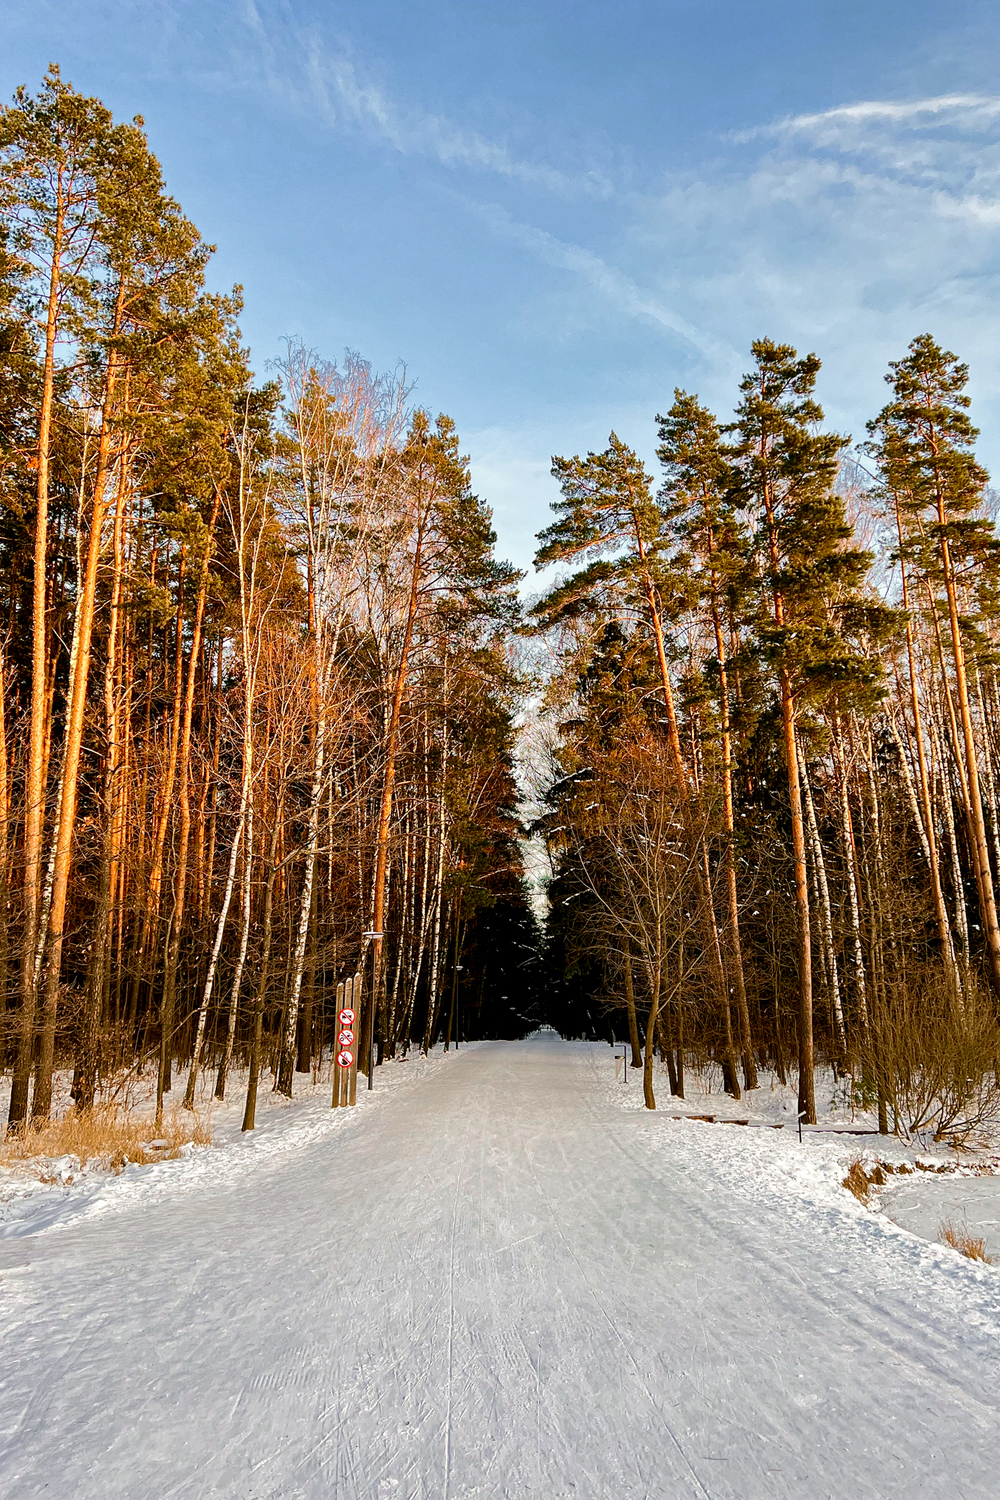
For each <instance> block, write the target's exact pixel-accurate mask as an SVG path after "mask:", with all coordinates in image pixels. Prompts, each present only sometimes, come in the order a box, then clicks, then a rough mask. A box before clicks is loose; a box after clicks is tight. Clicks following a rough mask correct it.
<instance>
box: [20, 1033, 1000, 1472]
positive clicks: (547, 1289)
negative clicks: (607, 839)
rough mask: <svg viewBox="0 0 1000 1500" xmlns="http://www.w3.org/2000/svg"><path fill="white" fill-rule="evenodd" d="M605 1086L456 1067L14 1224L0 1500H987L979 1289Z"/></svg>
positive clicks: (776, 1167) (504, 1057) (793, 1157)
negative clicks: (624, 1103) (630, 1106)
mask: <svg viewBox="0 0 1000 1500" xmlns="http://www.w3.org/2000/svg"><path fill="white" fill-rule="evenodd" d="M384 1071H385V1073H386V1075H390V1074H392V1073H394V1072H395V1070H393V1069H386V1070H384ZM607 1077H608V1050H607V1048H606V1047H605V1048H601V1047H598V1046H595V1045H591V1044H585V1043H564V1042H561V1041H560V1040H559V1039H558V1038H556V1037H554V1036H551V1035H545V1034H541V1035H537V1036H535V1037H532V1038H529V1039H528V1040H527V1041H526V1042H522V1043H496V1044H483V1045H480V1046H477V1047H473V1048H470V1049H468V1050H465V1049H463V1050H462V1052H460V1053H459V1054H458V1056H454V1055H452V1056H451V1057H449V1058H448V1059H444V1060H441V1061H437V1060H436V1061H435V1062H433V1063H432V1064H431V1065H430V1066H425V1067H416V1068H414V1069H413V1071H412V1072H411V1073H409V1074H406V1073H405V1070H401V1072H399V1073H396V1076H395V1077H394V1078H392V1079H391V1080H390V1083H387V1082H386V1079H384V1078H380V1079H379V1085H378V1089H377V1092H376V1095H375V1096H374V1097H371V1096H370V1097H369V1098H368V1099H367V1100H366V1101H365V1107H364V1108H361V1109H358V1110H356V1111H351V1112H347V1111H337V1112H336V1114H335V1115H331V1114H330V1112H328V1111H327V1112H323V1111H321V1110H320V1109H319V1107H318V1106H317V1107H315V1108H314V1107H312V1106H310V1107H309V1108H308V1109H307V1110H306V1111H305V1112H302V1113H300V1114H298V1115H296V1116H295V1117H294V1118H291V1119H288V1120H285V1121H280V1122H277V1123H276V1124H275V1126H274V1127H273V1128H272V1131H271V1133H270V1135H269V1136H268V1137H267V1139H262V1140H261V1141H260V1142H259V1144H255V1145H254V1146H253V1147H251V1146H250V1145H247V1146H245V1147H244V1146H242V1145H240V1146H234V1147H227V1148H225V1149H223V1150H220V1151H217V1152H212V1151H206V1152H200V1153H197V1154H196V1155H195V1156H193V1157H192V1158H190V1159H188V1160H187V1161H183V1162H177V1163H163V1164H162V1165H159V1166H156V1167H152V1168H148V1169H146V1170H145V1174H144V1175H143V1174H142V1173H140V1172H139V1171H136V1172H134V1173H133V1174H131V1175H130V1173H129V1172H126V1173H123V1174H122V1177H121V1178H119V1179H116V1180H113V1181H111V1182H108V1183H106V1184H105V1185H104V1186H103V1187H101V1188H90V1187H88V1188H87V1189H86V1191H81V1192H80V1193H79V1194H78V1195H77V1196H75V1197H74V1196H72V1194H70V1196H69V1197H67V1196H66V1195H63V1198H62V1199H60V1200H59V1201H60V1202H61V1203H62V1209H61V1213H62V1219H61V1221H60V1220H58V1217H57V1214H56V1209H55V1207H53V1209H52V1212H51V1213H49V1212H47V1211H46V1212H42V1213H41V1214H40V1215H39V1214H35V1215H34V1217H32V1216H31V1214H30V1213H29V1212H28V1210H27V1209H24V1208H22V1210H21V1212H22V1217H21V1218H20V1219H14V1220H12V1221H9V1222H8V1223H7V1224H6V1225H5V1226H4V1227H3V1229H0V1233H3V1232H6V1234H7V1236H8V1238H6V1240H5V1241H4V1242H3V1243H2V1244H0V1317H2V1325H3V1332H4V1341H3V1348H4V1356H3V1360H2V1363H0V1493H2V1494H4V1495H7V1494H9V1495H12V1496H13V1495H17V1497H18V1500H33V1497H35V1496H46V1497H50V1500H380V1497H397V1500H411V1497H412V1500H424V1497H428V1500H438V1497H443V1500H494V1497H507V1496H511V1497H521V1496H538V1497H540V1500H571V1497H573V1500H604V1497H608V1500H612V1497H613V1500H925V1497H926V1500H997V1497H998V1496H1000V1478H998V1476H997V1465H996V1455H997V1450H998V1438H1000V1382H998V1375H1000V1339H998V1334H1000V1273H998V1272H997V1271H996V1270H994V1269H993V1268H990V1267H985V1268H983V1267H976V1266H974V1265H971V1264H969V1263H967V1262H964V1261H962V1260H961V1259H960V1257H958V1256H957V1255H955V1254H954V1253H953V1252H951V1251H948V1250H946V1249H944V1248H943V1247H940V1246H935V1245H931V1244H928V1243H926V1242H924V1241H922V1240H919V1239H917V1238H916V1237H915V1236H912V1235H909V1234H907V1233H906V1232H905V1231H903V1230H900V1229H898V1228H897V1227H896V1226H894V1225H892V1224H890V1223H887V1222H886V1221H885V1220H884V1219H882V1218H881V1217H878V1216H876V1215H873V1214H871V1213H870V1212H868V1211H867V1210H865V1209H863V1208H862V1207H861V1206H860V1205H858V1204H856V1203H855V1202H854V1200H853V1199H852V1198H851V1197H850V1196H849V1194H847V1193H846V1192H845V1191H843V1190H842V1189H841V1188H840V1187H839V1186H837V1183H836V1178H835V1177H834V1176H832V1175H831V1172H830V1171H829V1170H827V1169H826V1167H825V1166H824V1162H825V1158H824V1150H825V1146H824V1145H822V1144H816V1143H814V1142H810V1143H809V1144H807V1145H806V1146H805V1147H802V1146H799V1145H798V1142H797V1141H796V1140H795V1138H794V1135H792V1134H791V1133H789V1137H788V1138H787V1139H786V1138H784V1137H780V1138H779V1137H776V1136H775V1135H774V1134H773V1133H772V1132H769V1131H767V1132H764V1131H761V1132H756V1131H754V1132H751V1131H748V1130H732V1129H717V1128H715V1127H712V1126H704V1125H697V1124H693V1123H689V1122H678V1121H670V1120H667V1119H665V1118H663V1117H662V1116H657V1115H652V1114H648V1113H645V1112H641V1111H630V1110H627V1109H622V1108H621V1107H620V1104H619V1102H618V1100H617V1098H616V1096H615V1093H614V1090H613V1088H609V1087H607V1086H606V1079H607ZM380 1095H381V1097H380ZM373 1103H374V1104H376V1105H377V1106H378V1107H377V1108H371V1107H370V1106H371V1105H372V1104H373ZM52 1201H53V1204H55V1203H56V1199H55V1198H54V1199H53V1200H52Z"/></svg>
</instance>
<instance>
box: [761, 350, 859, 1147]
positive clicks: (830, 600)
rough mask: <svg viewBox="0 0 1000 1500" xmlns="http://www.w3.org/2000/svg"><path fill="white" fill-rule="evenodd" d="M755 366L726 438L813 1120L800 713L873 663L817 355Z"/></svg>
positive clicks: (805, 1108)
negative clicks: (754, 575)
mask: <svg viewBox="0 0 1000 1500" xmlns="http://www.w3.org/2000/svg"><path fill="white" fill-rule="evenodd" d="M752 352H753V356H754V361H755V368H754V369H753V370H752V371H751V373H750V374H748V375H747V376H746V377H745V378H744V379H743V381H742V382H741V384H740V390H741V392H742V395H743V399H742V401H741V402H740V404H739V406H738V407H737V412H736V419H737V420H736V424H735V436H736V441H735V444H734V453H733V456H734V464H735V469H736V475H735V493H736V496H737V498H738V500H739V503H740V504H741V505H742V506H743V507H744V508H745V509H746V512H747V516H748V520H749V522H750V524H751V526H752V527H753V533H754V535H753V542H754V547H755V553H756V559H757V568H758V574H759V580H760V591H759V595H758V604H757V608H756V610H755V612H754V614H753V617H752V628H753V631H754V635H755V638H756V646H757V650H758V652H759V654H760V656H761V658H762V660H763V661H764V662H765V663H766V664H767V665H768V667H769V668H770V670H771V671H772V673H773V675H774V678H775V681H776V685H777V690H778V697H779V702H780V708H781V723H782V746H783V752H784V758H785V772H786V778H787V788H788V804H789V811H790V815H791V824H792V863H793V871H794V880H795V911H796V925H797V932H798V971H799V972H798V988H799V1004H798V1018H797V1019H798V1024H797V1030H798V1050H799V1112H800V1115H801V1117H802V1119H803V1120H805V1121H807V1122H809V1123H815V1120H816V1099H815V1086H814V1057H813V998H812V945H811V930H810V904H809V876H808V867H807V861H806V840H805V826H804V821H803V804H802V789H801V771H800V752H799V746H798V731H797V726H798V721H799V717H800V715H801V713H802V712H803V710H804V709H805V708H807V707H808V706H809V705H810V704H812V703H817V702H822V701H824V700H826V699H828V698H829V697H830V695H831V694H833V693H835V692H841V693H842V692H845V691H847V690H848V689H850V688H851V687H855V686H856V687H864V688H866V689H867V688H870V687H871V686H872V684H873V683H874V682H875V681H876V680H877V678H878V675H879V673H878V668H877V667H876V666H875V665H874V664H873V663H872V662H871V661H870V659H868V658H867V657H865V656H863V655H862V654H861V653H860V652H859V651H858V650H856V649H855V648H854V647H853V646H852V645H851V644H850V642H849V641H848V639H847V638H846V636H845V633H844V631H845V625H846V624H847V623H848V622H849V620H850V617H851V615H852V613H855V614H856V613H857V612H858V611H861V610H863V603H862V601H861V600H860V598H859V596H858V591H859V589H860V587H861V584H862V582H863V579H864V577H865V573H866V571H867V568H868V565H869V563H870V560H871V559H870V556H869V554H867V553H865V552H863V551H861V550H860V549H859V548H856V547H852V546H850V545H849V544H850V541H851V536H852V532H851V527H850V526H849V525H848V524H847V522H846V520H845V517H844V508H843V502H842V500H841V498H840V496H839V495H838V494H837V493H836V491H835V488H834V482H835V480H836V476H837V467H838V459H839V456H840V454H841V452H842V451H843V449H844V448H845V447H846V445H847V439H846V438H843V437H839V436H837V435H836V434H833V433H821V432H819V431H818V430H817V428H818V426H819V423H820V422H822V420H823V412H822V409H821V407H820V406H819V405H818V403H817V402H816V401H815V399H814V397H813V391H814V389H815V385H816V376H817V375H818V373H819V369H820V361H819V359H818V358H817V357H816V355H814V354H809V355H806V356H805V357H804V358H801V359H800V358H799V357H798V355H797V354H796V351H795V350H794V349H793V348H791V347H790V346H789V345H787V344H775V343H774V342H773V341H772V340H770V339H758V340H757V341H756V342H755V343H754V344H753V345H752Z"/></svg>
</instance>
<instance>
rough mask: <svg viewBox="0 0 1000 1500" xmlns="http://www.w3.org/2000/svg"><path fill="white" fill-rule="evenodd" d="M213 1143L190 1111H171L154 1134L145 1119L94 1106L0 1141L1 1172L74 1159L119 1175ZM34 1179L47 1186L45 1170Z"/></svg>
mask: <svg viewBox="0 0 1000 1500" xmlns="http://www.w3.org/2000/svg"><path fill="white" fill-rule="evenodd" d="M211 1139H212V1136H211V1132H210V1130H209V1128H208V1126H207V1125H206V1124H205V1122H204V1121H203V1120H202V1119H200V1117H199V1116H198V1115H197V1114H193V1113H192V1112H191V1111H189V1110H180V1109H178V1110H175V1111H174V1112H173V1113H172V1114H171V1115H170V1117H169V1118H166V1119H164V1122H163V1129H162V1130H161V1131H160V1132H159V1133H157V1132H156V1131H154V1129H153V1122H152V1120H150V1119H149V1118H148V1117H147V1118H145V1119H137V1118H135V1117H132V1116H130V1115H128V1114H126V1113H124V1112H123V1111H122V1110H120V1109H117V1108H116V1107H115V1106H114V1105H108V1104H105V1105H96V1106H95V1107H94V1108H93V1109H89V1110H84V1111H82V1112H81V1113H78V1112H77V1111H76V1110H70V1112H69V1113H68V1114H65V1115H63V1116H61V1118H59V1119H58V1120H49V1121H47V1122H46V1123H45V1124H44V1125H41V1126H38V1127H36V1126H29V1127H28V1129H27V1130H26V1131H25V1133H24V1134H23V1135H14V1136H10V1137H8V1138H7V1139H6V1140H4V1141H0V1166H4V1167H16V1166H18V1165H20V1166H22V1167H27V1168H29V1169H30V1168H31V1167H33V1166H37V1167H38V1168H43V1166H44V1163H45V1162H46V1161H47V1160H50V1159H51V1158H53V1157H62V1156H72V1157H75V1158H76V1160H77V1161H78V1162H80V1164H81V1165H86V1164H90V1165H92V1166H97V1167H104V1168H105V1169H106V1170H108V1171H112V1172H120V1171H121V1169H122V1167H124V1166H126V1165H128V1163H129V1162H143V1163H145V1162H152V1161H162V1160H163V1159H164V1158H166V1157H176V1156H179V1155H180V1152H181V1148H182V1147H183V1146H186V1145H188V1144H192V1143H193V1144H194V1145H198V1146H207V1145H209V1144H210V1143H211ZM38 1175H39V1176H40V1177H41V1178H42V1181H45V1180H47V1179H46V1174H45V1172H44V1170H40V1171H39V1174H38ZM49 1180H54V1179H49Z"/></svg>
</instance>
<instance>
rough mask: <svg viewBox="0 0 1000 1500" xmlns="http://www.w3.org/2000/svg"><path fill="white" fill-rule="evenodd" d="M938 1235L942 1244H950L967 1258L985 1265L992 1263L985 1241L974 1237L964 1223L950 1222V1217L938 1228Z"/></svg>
mask: <svg viewBox="0 0 1000 1500" xmlns="http://www.w3.org/2000/svg"><path fill="white" fill-rule="evenodd" d="M938 1237H939V1239H940V1240H941V1242H942V1244H944V1245H950V1246H951V1248H952V1249H953V1250H957V1251H958V1253H959V1254H960V1255H964V1256H966V1257H967V1258H968V1259H969V1260H978V1261H982V1262H983V1264H984V1265H987V1266H991V1265H992V1264H993V1261H992V1259H991V1258H990V1256H988V1255H987V1254H986V1241H985V1240H980V1239H976V1237H975V1235H972V1234H970V1233H969V1231H968V1228H967V1227H966V1226H965V1225H962V1226H958V1225H955V1224H954V1223H952V1221H951V1219H946V1220H945V1222H944V1223H943V1224H942V1225H940V1227H939V1228H938Z"/></svg>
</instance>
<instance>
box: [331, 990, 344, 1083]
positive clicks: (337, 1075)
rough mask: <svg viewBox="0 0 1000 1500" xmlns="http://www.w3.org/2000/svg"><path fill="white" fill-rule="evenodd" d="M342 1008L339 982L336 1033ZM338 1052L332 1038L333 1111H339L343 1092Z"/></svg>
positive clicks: (342, 996) (342, 1001)
mask: <svg viewBox="0 0 1000 1500" xmlns="http://www.w3.org/2000/svg"><path fill="white" fill-rule="evenodd" d="M343 1008H344V981H343V980H341V981H340V983H339V984H338V985H337V1011H336V1015H337V1030H338V1032H339V1030H340V1012H341V1011H342V1010H343ZM339 1051H340V1048H339V1047H338V1046H337V1042H336V1037H335V1038H334V1044H333V1100H332V1103H331V1108H333V1109H339V1107H340V1103H341V1099H340V1096H341V1093H342V1092H343V1091H342V1088H341V1082H342V1079H343V1073H344V1070H343V1068H341V1067H340V1065H339V1063H338V1062H337V1054H338V1053H339Z"/></svg>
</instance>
